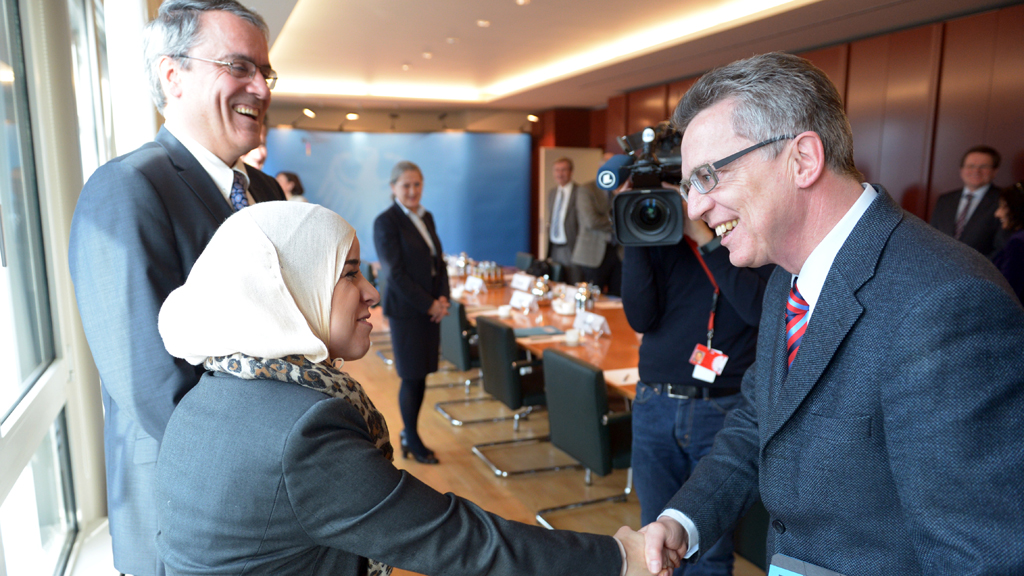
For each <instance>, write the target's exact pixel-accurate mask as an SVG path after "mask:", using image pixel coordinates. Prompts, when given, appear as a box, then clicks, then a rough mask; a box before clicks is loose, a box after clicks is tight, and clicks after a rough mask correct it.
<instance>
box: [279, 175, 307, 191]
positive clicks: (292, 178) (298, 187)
mask: <svg viewBox="0 0 1024 576" xmlns="http://www.w3.org/2000/svg"><path fill="white" fill-rule="evenodd" d="M277 175H278V176H284V178H285V180H287V181H289V182H291V183H292V184H293V185H294V187H293V188H292V191H291V195H292V196H302V192H303V190H302V181H301V180H299V175H298V174H296V173H295V172H278V173H277Z"/></svg>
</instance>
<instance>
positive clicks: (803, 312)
mask: <svg viewBox="0 0 1024 576" xmlns="http://www.w3.org/2000/svg"><path fill="white" fill-rule="evenodd" d="M808 309H810V306H809V305H808V304H807V301H806V300H804V297H803V296H802V295H801V294H800V290H798V289H797V287H796V282H795V281H794V282H793V289H792V290H790V291H789V300H788V301H787V302H786V351H787V352H788V354H787V357H788V360H789V361H788V363H787V364H786V367H787V368H788V367H789V366H792V365H793V359H794V358H796V351H797V350H799V349H800V340H802V339H803V337H804V331H805V330H807V310H808Z"/></svg>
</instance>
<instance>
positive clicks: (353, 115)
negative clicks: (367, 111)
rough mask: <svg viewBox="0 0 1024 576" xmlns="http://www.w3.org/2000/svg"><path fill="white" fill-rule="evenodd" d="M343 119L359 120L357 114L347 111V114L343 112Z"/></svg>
mask: <svg viewBox="0 0 1024 576" xmlns="http://www.w3.org/2000/svg"><path fill="white" fill-rule="evenodd" d="M345 120H359V114H356V113H355V112H349V113H348V114H345Z"/></svg>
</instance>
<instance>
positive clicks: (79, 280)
mask: <svg viewBox="0 0 1024 576" xmlns="http://www.w3.org/2000/svg"><path fill="white" fill-rule="evenodd" d="M144 38H145V58H146V64H147V66H148V73H149V80H150V89H151V92H152V95H153V99H154V102H155V103H156V106H157V109H158V110H159V111H160V112H161V113H162V114H163V116H164V118H165V120H166V122H165V124H164V127H163V128H161V129H160V132H159V133H158V134H157V135H156V138H155V139H154V141H153V142H150V143H148V144H146V145H144V146H142V147H141V148H139V149H138V150H136V151H134V152H131V153H129V154H126V155H124V156H121V157H119V158H115V159H114V160H111V161H110V162H108V163H107V164H105V165H104V166H102V167H100V168H99V169H98V170H97V171H96V173H95V174H93V176H92V177H91V178H90V179H89V181H88V182H87V183H86V185H85V188H83V190H82V194H81V196H80V197H79V200H78V205H77V206H76V208H75V215H74V218H73V220H72V223H71V239H70V247H69V259H70V268H71V277H72V279H73V280H74V284H75V295H76V297H77V299H78V308H79V311H80V313H81V316H82V324H83V326H84V328H85V335H86V338H87V339H88V341H89V347H90V348H91V349H92V355H93V359H94V360H95V362H96V367H97V368H98V369H99V374H100V380H101V381H102V398H103V406H104V409H105V410H104V418H105V422H104V448H105V452H106V472H107V509H108V517H109V522H110V535H111V538H112V540H113V552H114V566H115V567H116V568H117V569H118V570H119V571H120V572H122V573H126V574H134V575H137V576H150V575H154V574H163V573H164V567H163V564H162V563H161V562H160V560H159V556H158V554H157V549H156V543H155V537H156V533H157V514H156V510H157V505H156V502H154V493H153V489H154V481H155V465H156V457H157V451H158V450H159V448H160V440H161V438H162V437H163V433H164V428H165V426H166V424H167V421H168V419H169V418H170V416H171V411H172V410H174V407H175V405H176V404H177V403H178V401H179V400H181V398H182V397H183V396H184V395H185V393H186V392H188V391H189V390H190V389H191V388H192V387H193V386H194V385H195V384H196V382H198V380H199V377H200V376H201V375H202V373H203V369H202V367H201V366H198V367H193V366H191V365H190V364H188V363H187V362H185V361H183V360H176V359H175V358H174V357H173V356H171V355H170V354H168V353H167V351H166V350H165V349H164V345H163V341H162V340H161V338H160V335H159V333H158V331H157V314H158V312H159V310H160V306H161V304H162V303H163V301H164V299H165V298H166V297H167V295H168V294H169V293H170V292H171V291H172V290H174V289H175V288H177V287H178V286H181V285H182V284H183V283H184V282H185V278H186V277H187V276H188V273H189V271H190V270H191V268H192V265H193V264H194V263H195V260H196V258H198V256H199V254H200V252H202V250H203V248H204V247H205V246H206V244H207V242H209V240H210V238H211V237H212V236H213V233H214V231H215V230H216V229H217V227H218V226H219V225H220V224H221V222H223V221H224V220H226V219H227V218H228V216H230V215H231V214H232V213H234V212H235V211H236V210H239V209H241V208H242V207H244V206H247V205H249V204H251V203H253V202H262V201H265V200H284V194H283V193H282V192H281V188H280V187H279V186H278V184H277V182H276V181H275V180H274V179H273V178H271V177H269V176H267V175H266V174H263V173H262V172H260V171H259V170H256V169H255V168H251V167H248V168H247V167H246V165H245V164H244V163H242V161H241V159H240V158H241V156H242V155H243V154H245V153H246V152H248V151H249V150H252V149H253V148H256V147H257V146H258V145H259V144H260V130H261V127H262V126H263V123H264V118H265V116H266V112H267V108H268V107H269V105H270V89H271V88H272V87H273V85H274V82H275V80H276V78H277V74H275V73H274V71H273V70H272V69H271V68H270V61H269V56H268V49H267V26H266V24H265V23H264V21H263V19H262V18H261V17H260V16H259V15H258V14H256V13H254V12H252V11H250V10H248V9H247V8H245V7H243V6H242V5H240V4H238V3H237V2H235V1H233V0H168V1H166V2H164V3H163V4H162V5H161V6H160V11H159V14H158V16H157V17H156V19H155V20H153V21H152V22H150V23H149V24H148V25H147V27H146V30H145V37H144ZM196 328H197V330H198V329H202V327H200V326H197V327H196Z"/></svg>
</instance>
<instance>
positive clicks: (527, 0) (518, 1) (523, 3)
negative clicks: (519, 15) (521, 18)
mask: <svg viewBox="0 0 1024 576" xmlns="http://www.w3.org/2000/svg"><path fill="white" fill-rule="evenodd" d="M529 3H530V0H516V4H519V5H520V6H526V5H527V4H529Z"/></svg>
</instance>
